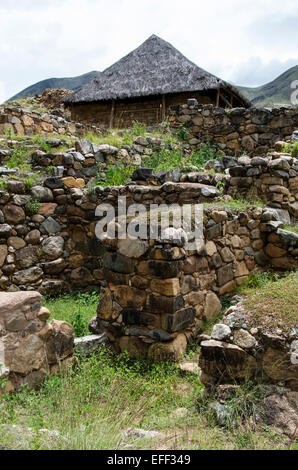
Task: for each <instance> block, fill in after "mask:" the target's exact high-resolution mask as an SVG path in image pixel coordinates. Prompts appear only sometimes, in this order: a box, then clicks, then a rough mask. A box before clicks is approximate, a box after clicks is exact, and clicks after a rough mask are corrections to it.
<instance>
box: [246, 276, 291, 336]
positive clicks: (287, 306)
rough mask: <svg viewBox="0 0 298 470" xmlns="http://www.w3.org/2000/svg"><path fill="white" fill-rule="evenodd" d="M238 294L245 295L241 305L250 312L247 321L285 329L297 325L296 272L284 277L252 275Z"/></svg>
mask: <svg viewBox="0 0 298 470" xmlns="http://www.w3.org/2000/svg"><path fill="white" fill-rule="evenodd" d="M239 292H240V293H244V294H246V296H247V298H246V299H245V300H244V301H243V306H244V307H245V308H247V309H248V311H249V317H248V320H249V322H251V323H253V324H260V323H262V324H263V325H264V326H268V327H270V328H271V327H280V328H283V329H285V330H289V329H291V328H292V327H294V326H296V325H297V324H298V301H297V299H298V271H296V272H293V273H290V274H288V275H286V276H284V277H279V276H278V275H277V274H268V273H262V274H259V275H251V276H250V277H249V279H248V281H247V282H246V283H244V284H242V285H241V288H240V289H239Z"/></svg>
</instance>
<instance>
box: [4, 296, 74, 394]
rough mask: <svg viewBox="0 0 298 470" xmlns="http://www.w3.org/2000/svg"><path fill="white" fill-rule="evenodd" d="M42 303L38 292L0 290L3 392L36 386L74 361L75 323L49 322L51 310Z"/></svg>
mask: <svg viewBox="0 0 298 470" xmlns="http://www.w3.org/2000/svg"><path fill="white" fill-rule="evenodd" d="M40 302H41V295H40V294H39V293H38V292H16V293H3V292H2V293H0V380H1V381H2V380H4V381H5V382H2V384H3V385H4V388H2V386H1V387H0V394H1V392H4V393H6V392H9V391H12V390H14V389H18V388H19V387H20V386H21V385H23V384H28V386H29V387H30V388H32V387H35V386H37V385H38V384H40V383H41V382H42V380H43V379H44V378H45V377H46V376H47V375H48V374H49V373H50V372H55V371H57V369H59V363H60V362H61V361H64V360H66V358H69V359H68V360H71V356H72V354H73V345H74V333H73V328H72V326H71V325H69V324H68V323H66V322H61V321H57V320H52V321H51V322H50V323H48V322H47V320H48V318H49V316H50V312H49V311H48V310H47V309H46V308H44V307H41V303H40Z"/></svg>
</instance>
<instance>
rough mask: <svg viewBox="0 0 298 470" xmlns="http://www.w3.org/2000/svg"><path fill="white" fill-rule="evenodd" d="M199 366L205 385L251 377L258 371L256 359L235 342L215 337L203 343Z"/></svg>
mask: <svg viewBox="0 0 298 470" xmlns="http://www.w3.org/2000/svg"><path fill="white" fill-rule="evenodd" d="M199 366H200V367H201V369H202V372H203V374H202V376H201V380H202V382H203V383H204V384H205V385H210V383H217V382H220V383H226V382H229V381H230V380H238V379H242V380H243V379H250V378H252V377H253V376H254V375H255V373H256V371H257V361H256V359H255V358H254V357H253V356H251V355H249V354H248V353H247V352H245V351H244V350H243V349H241V348H239V346H236V345H234V344H229V343H223V342H221V341H215V340H213V339H211V340H208V341H203V342H202V343H201V354H200V359H199Z"/></svg>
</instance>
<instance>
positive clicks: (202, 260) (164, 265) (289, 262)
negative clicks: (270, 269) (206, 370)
mask: <svg viewBox="0 0 298 470" xmlns="http://www.w3.org/2000/svg"><path fill="white" fill-rule="evenodd" d="M268 213H270V212H268V210H267V212H266V210H263V209H262V208H259V207H251V208H249V209H248V210H247V212H240V213H239V212H237V211H236V213H235V212H233V211H230V210H227V209H224V208H222V207H216V208H205V210H204V240H203V241H201V242H200V243H199V244H198V247H197V249H196V250H193V251H191V252H186V250H185V249H184V244H185V241H183V239H182V238H181V234H180V235H179V230H178V231H177V229H173V230H174V234H172V239H165V240H149V241H144V240H138V239H131V240H129V239H126V240H122V239H119V240H117V239H110V238H106V239H104V240H103V246H104V249H105V252H104V255H103V264H102V271H101V272H102V278H103V279H104V280H105V282H104V284H103V285H104V288H102V289H101V294H100V301H99V306H98V316H97V318H95V319H93V320H92V322H91V325H90V326H91V330H92V331H93V332H94V333H98V332H101V331H105V332H106V333H107V335H108V337H109V339H110V341H111V343H112V345H113V346H114V348H115V350H116V351H119V350H121V351H123V350H128V351H129V353H130V354H131V355H133V356H135V355H143V356H146V355H148V356H152V357H154V358H162V359H164V358H175V359H177V358H179V357H180V356H181V355H182V354H183V353H184V352H185V350H186V345H187V342H188V341H191V340H193V339H195V338H196V337H197V335H198V333H199V332H200V331H202V329H203V327H204V322H206V321H214V320H215V319H216V317H217V315H218V314H219V312H220V310H221V303H220V300H219V299H220V297H221V296H223V295H225V294H231V293H232V292H233V291H234V290H235V288H236V287H237V286H239V285H241V283H242V282H244V281H245V280H247V279H248V275H249V273H250V272H252V271H254V270H256V269H257V268H258V267H259V268H260V267H261V266H267V265H270V264H271V263H272V264H273V265H274V266H277V267H280V268H287V269H289V268H295V267H297V255H298V252H297V246H298V244H297V242H298V236H297V235H295V234H293V233H291V232H287V231H284V230H281V229H279V228H278V226H279V224H280V222H277V223H276V222H275V221H274V222H272V221H271V220H270V221H269V222H264V220H266V219H267V218H269V216H268ZM268 235H269V238H270V241H269V240H268ZM270 254H271V256H272V255H273V256H272V257H270Z"/></svg>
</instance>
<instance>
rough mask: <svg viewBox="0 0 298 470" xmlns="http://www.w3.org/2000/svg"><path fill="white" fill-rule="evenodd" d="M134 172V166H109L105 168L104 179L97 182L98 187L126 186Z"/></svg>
mask: <svg viewBox="0 0 298 470" xmlns="http://www.w3.org/2000/svg"><path fill="white" fill-rule="evenodd" d="M134 170H135V167H134V166H123V165H118V166H113V165H109V166H108V167H107V168H106V176H105V178H104V179H99V180H98V186H103V187H105V186H121V185H123V184H126V183H127V182H128V181H129V179H130V175H131V174H132V173H133V171H134Z"/></svg>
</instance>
